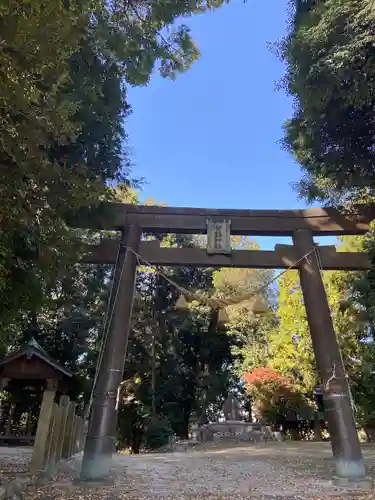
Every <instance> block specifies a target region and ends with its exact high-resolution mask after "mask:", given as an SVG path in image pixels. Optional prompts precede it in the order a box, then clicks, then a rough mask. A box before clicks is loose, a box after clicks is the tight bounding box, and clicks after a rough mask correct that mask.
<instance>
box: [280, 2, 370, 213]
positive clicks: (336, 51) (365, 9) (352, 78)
mask: <svg viewBox="0 0 375 500" xmlns="http://www.w3.org/2000/svg"><path fill="white" fill-rule="evenodd" d="M374 28H375V12H374V8H373V2H372V1H371V0H360V1H357V0H348V1H345V2H343V1H341V0H324V1H315V0H311V1H305V0H295V1H293V2H292V9H291V19H290V30H289V34H288V36H287V37H286V38H285V39H284V40H283V41H282V43H281V44H280V46H279V50H280V54H281V57H282V59H283V60H284V61H285V62H286V65H287V71H286V75H285V78H284V80H283V86H284V88H285V89H286V90H287V92H288V93H289V94H290V95H291V96H292V97H293V98H294V103H295V111H294V115H293V117H292V119H290V120H289V121H287V122H286V124H285V142H284V143H285V146H286V148H287V149H288V150H289V151H290V152H291V153H292V154H293V155H294V157H295V158H296V160H297V161H298V163H299V164H300V165H301V167H302V172H303V178H302V180H301V181H299V182H297V183H296V187H297V189H298V191H299V192H300V194H301V195H302V196H303V197H306V198H307V199H308V200H321V201H324V202H325V201H329V202H330V203H338V204H347V203H349V202H353V201H355V202H358V201H366V200H367V199H369V197H372V196H373V190H374V179H375V177H374V160H375V158H374V150H375V148H374V136H375V134H374V121H373V108H374V95H375V93H374V91H375V86H374V85H375V84H374V82H375V73H374V64H373V62H374V50H373V32H374ZM358 75H361V77H360V78H359V76H358Z"/></svg>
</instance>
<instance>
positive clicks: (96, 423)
mask: <svg viewBox="0 0 375 500" xmlns="http://www.w3.org/2000/svg"><path fill="white" fill-rule="evenodd" d="M102 209H103V210H104V211H103V214H104V215H103V218H102V219H100V222H97V220H98V219H97V217H95V218H93V217H92V216H90V214H88V216H84V215H82V217H80V223H79V225H80V227H84V228H92V229H98V230H99V229H106V230H117V231H120V232H121V237H120V238H119V239H118V240H117V241H116V240H110V239H108V240H103V241H102V242H101V243H100V245H98V246H97V247H93V248H92V249H91V254H90V256H89V258H88V261H89V262H92V263H98V264H103V263H106V264H114V265H115V266H116V267H115V273H114V278H113V280H114V289H115V290H117V300H115V302H114V306H113V307H114V310H113V315H112V319H111V322H110V326H109V330H108V335H107V338H106V342H105V345H104V350H103V358H102V364H101V369H100V370H99V373H98V378H97V383H96V386H95V389H94V399H93V405H92V410H91V415H90V422H89V429H88V435H87V440H86V446H85V453H84V459H83V464H82V470H81V479H83V480H102V479H106V478H108V476H109V473H110V466H111V457H112V453H113V452H114V451H115V447H114V446H115V445H114V443H115V436H116V419H117V411H116V396H117V390H118V387H119V386H120V383H121V381H122V375H123V369H124V360H125V356H126V350H127V343H128V337H129V328H130V319H131V313H132V305H133V292H134V286H135V276H136V268H137V264H138V263H139V262H137V255H140V256H141V257H142V258H143V259H144V260H145V261H147V262H148V263H150V264H153V265H160V266H174V267H175V266H176V267H177V266H200V267H242V268H263V269H266V268H269V269H274V268H284V269H285V268H289V267H291V266H293V267H294V268H297V269H298V271H299V275H300V280H301V286H302V292H303V297H304V302H305V307H306V313H307V320H308V324H309V329H310V334H311V338H312V344H313V349H314V353H315V357H316V363H317V367H318V371H319V376H320V378H321V381H322V387H323V395H324V402H325V407H326V410H327V415H328V426H329V432H330V435H331V444H332V450H333V455H334V458H335V464H336V474H337V477H339V478H343V479H359V478H363V477H365V467H364V463H363V458H362V453H361V448H360V444H359V440H358V434H357V430H356V426H355V421H354V416H353V412H352V407H351V402H350V397H349V388H348V383H347V380H346V377H345V370H344V366H343V361H342V357H341V353H340V349H339V345H338V342H337V338H336V334H335V331H334V328H333V323H332V318H331V314H330V309H329V305H328V301H327V296H326V293H325V288H324V284H323V281H322V277H321V272H320V270H321V269H329V270H367V269H369V267H370V264H369V260H368V257H367V255H366V254H364V253H346V252H336V250H335V248H334V247H332V246H330V247H324V246H321V247H318V250H317V251H316V252H312V250H313V249H314V247H315V243H314V240H313V236H339V235H361V234H365V233H366V232H367V231H368V230H369V224H370V222H371V221H372V220H373V219H374V218H375V207H372V206H370V207H367V206H360V207H359V208H358V210H357V213H356V215H355V216H351V217H346V216H344V215H342V214H341V213H339V212H338V211H336V210H334V209H331V208H326V209H324V208H314V209H310V210H210V209H198V208H175V207H157V206H137V205H124V204H118V203H111V204H104V205H103V206H102V207H101V208H100V210H102ZM99 212H100V211H99ZM99 212H98V213H99ZM93 220H95V223H96V225H94V226H93ZM75 225H76V226H77V224H75ZM208 225H211V227H212V225H213V226H215V225H217V226H218V227H220V226H221V227H222V229H223V230H224V232H225V228H229V227H230V234H231V235H241V236H257V235H260V236H291V237H292V238H293V245H276V247H275V251H264V250H233V251H231V250H230V249H228V248H226V249H225V248H224V249H223V248H221V249H220V248H218V249H217V252H215V249H214V250H212V249H211V251H210V252H208V251H206V250H205V249H201V248H161V247H160V245H159V244H158V242H157V241H141V237H142V233H153V234H155V235H156V236H157V235H158V234H165V233H184V234H207V226H208ZM226 236H228V235H226ZM307 254H308V257H307V258H303V259H301V257H303V256H304V255H307ZM297 262H298V264H295V263H297ZM294 264H295V265H294Z"/></svg>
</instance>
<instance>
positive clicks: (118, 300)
mask: <svg viewBox="0 0 375 500" xmlns="http://www.w3.org/2000/svg"><path fill="white" fill-rule="evenodd" d="M141 234H142V230H141V227H140V226H139V225H130V226H127V227H125V228H124V230H123V233H122V238H121V246H120V251H119V255H118V260H117V262H116V268H115V271H114V276H113V289H112V295H113V297H112V300H111V302H110V304H109V310H110V311H109V312H110V316H109V322H108V323H109V324H108V325H107V328H108V334H107V336H106V338H105V339H103V342H104V346H103V349H104V350H103V357H102V361H101V364H100V366H99V367H98V368H97V369H98V370H99V372H98V377H97V382H96V384H95V387H94V388H93V390H94V397H93V402H92V408H91V413H90V420H89V428H88V433H87V437H86V444H85V451H84V455H83V462H82V468H81V480H83V481H94V482H95V481H99V482H100V481H106V480H107V479H109V478H110V470H111V466H112V455H113V453H115V451H116V434H117V408H116V399H117V392H118V390H119V387H120V384H121V382H122V377H123V373H124V364H125V357H126V351H127V345H128V338H129V331H130V321H131V314H132V308H133V296H134V287H135V278H136V270H137V257H136V253H137V252H138V247H139V242H140V240H141ZM132 250H133V251H134V252H135V253H133V251H132Z"/></svg>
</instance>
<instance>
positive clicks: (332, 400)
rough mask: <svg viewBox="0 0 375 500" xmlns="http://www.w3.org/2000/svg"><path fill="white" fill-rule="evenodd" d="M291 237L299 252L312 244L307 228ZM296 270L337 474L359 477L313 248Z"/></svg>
mask: <svg viewBox="0 0 375 500" xmlns="http://www.w3.org/2000/svg"><path fill="white" fill-rule="evenodd" d="M293 241H294V245H295V247H296V249H297V252H298V255H299V256H303V255H306V254H307V253H308V252H310V251H311V250H312V249H313V248H314V240H313V236H312V233H311V232H310V231H308V230H299V231H296V232H295V233H294V236H293ZM299 274H300V280H301V286H302V293H303V298H304V302H305V307H306V314H307V320H308V324H309V329H310V334H311V339H312V344H313V349H314V353H315V358H316V364H317V367H318V371H319V375H320V378H321V380H322V383H323V385H322V389H323V399H324V405H325V408H326V411H327V418H328V429H329V433H330V436H331V445H332V450H333V455H334V459H335V465H336V474H337V477H338V478H343V479H361V478H363V477H364V476H365V466H364V463H363V458H362V452H361V447H360V443H359V439H358V434H357V429H356V425H355V421H354V416H353V411H352V406H351V401H350V397H349V388H348V383H347V379H346V377H345V369H344V364H343V361H342V357H341V352H340V347H339V344H338V342H337V337H336V334H335V331H334V327H333V323H332V318H331V313H330V308H329V304H328V300H327V295H326V292H325V287H324V283H323V279H322V276H321V270H320V266H319V262H318V256H317V253H316V252H313V253H310V254H309V255H308V256H307V257H306V258H305V259H303V260H302V261H301V262H300V263H299Z"/></svg>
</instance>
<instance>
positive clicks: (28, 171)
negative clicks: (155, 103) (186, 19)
mask: <svg viewBox="0 0 375 500" xmlns="http://www.w3.org/2000/svg"><path fill="white" fill-rule="evenodd" d="M221 3H222V2H199V1H197V2H193V3H189V5H187V4H186V2H175V1H173V0H168V1H164V0H163V1H161V0H160V1H156V2H152V3H150V2H131V1H130V0H129V1H128V0H126V1H121V2H117V1H116V2H112V3H111V5H110V6H109V4H106V3H101V2H91V3H90V2H89V3H87V2H83V3H82V2H80V3H79V4H78V3H77V2H70V3H69V9H68V8H66V5H65V3H64V2H60V1H58V2H57V3H54V4H53V5H51V6H49V7H48V9H46V8H45V6H44V5H42V4H40V5H39V4H38V3H37V4H35V3H33V5H32V6H31V4H30V2H23V3H22V4H19V3H16V2H11V3H10V4H8V3H6V4H5V3H4V5H3V8H2V9H1V15H0V26H2V50H1V54H0V68H1V70H0V71H1V72H2V73H1V84H0V96H1V103H0V107H1V115H2V117H3V119H2V121H1V124H0V134H1V137H2V141H1V144H0V159H1V167H2V168H1V173H0V221H1V222H0V224H1V226H0V229H1V234H2V239H1V252H0V293H1V303H2V305H4V308H3V309H2V310H0V325H1V326H2V328H7V327H8V326H9V324H11V323H12V322H14V321H15V320H16V318H17V316H18V317H19V313H20V312H22V311H26V310H30V309H35V308H37V307H39V306H40V304H41V302H42V297H43V294H44V286H45V284H44V277H45V276H47V277H48V279H49V280H53V279H56V277H57V276H58V275H59V273H60V272H61V268H63V269H64V268H66V267H68V266H70V265H71V264H72V260H73V259H76V258H77V253H78V252H79V245H78V243H79V241H76V239H75V232H74V231H71V230H70V229H69V228H68V227H67V225H66V221H67V217H66V215H67V214H66V212H75V211H78V210H79V209H81V208H82V207H86V206H89V205H94V204H96V203H97V202H99V201H101V200H103V199H110V198H111V195H112V193H113V190H112V189H110V188H109V187H108V184H109V183H113V182H118V181H124V182H126V183H128V184H129V182H130V180H131V179H130V161H129V158H128V155H127V151H126V149H125V146H124V144H125V140H126V134H125V131H124V128H123V120H124V117H125V116H126V114H127V113H128V111H129V106H128V105H127V102H126V87H125V85H126V83H131V84H145V83H147V82H148V81H149V78H150V76H151V74H152V71H153V69H154V67H155V65H159V66H160V71H161V73H162V74H163V75H164V76H169V77H174V76H175V75H176V73H177V72H179V71H184V70H186V69H188V67H189V66H190V65H191V63H192V62H193V61H194V59H195V58H196V57H197V55H198V52H197V49H196V48H195V46H194V44H193V42H192V39H191V37H190V35H189V30H188V29H187V28H186V27H185V26H183V25H179V24H178V22H177V18H180V17H181V16H183V15H185V16H187V15H190V14H194V13H198V12H202V11H206V10H210V9H213V8H215V7H218V6H220V4H221ZM46 27H47V29H46ZM166 31H169V33H167V34H166V35H164V34H162V33H165V32H166ZM26 55H27V57H26ZM70 221H72V220H71V219H70ZM64 256H66V257H67V260H65V259H64ZM69 258H70V259H69ZM25 282H27V283H28V284H29V286H28V287H27V288H26V289H25V287H24V286H23V283H25Z"/></svg>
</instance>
